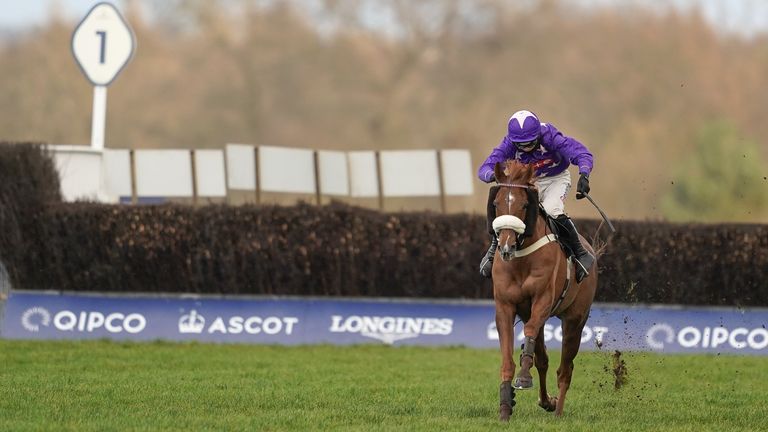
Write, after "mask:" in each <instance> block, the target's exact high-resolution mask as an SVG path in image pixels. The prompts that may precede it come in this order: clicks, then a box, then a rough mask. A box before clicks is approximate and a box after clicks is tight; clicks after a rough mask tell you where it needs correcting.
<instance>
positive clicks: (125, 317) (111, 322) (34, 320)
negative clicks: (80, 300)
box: [22, 307, 147, 334]
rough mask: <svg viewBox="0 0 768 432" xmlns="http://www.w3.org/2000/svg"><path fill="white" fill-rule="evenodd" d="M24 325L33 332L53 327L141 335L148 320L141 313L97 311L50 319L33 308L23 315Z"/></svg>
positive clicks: (43, 311)
mask: <svg viewBox="0 0 768 432" xmlns="http://www.w3.org/2000/svg"><path fill="white" fill-rule="evenodd" d="M22 325H23V326H24V328H25V329H27V330H28V331H32V332H37V331H40V329H41V328H42V327H49V326H51V325H53V327H54V328H55V329H57V330H60V331H70V332H79V333H93V332H95V331H97V330H100V329H104V330H105V331H107V332H109V333H123V332H125V333H131V334H136V333H140V332H141V331H142V330H144V328H145V327H146V326H147V319H146V318H145V317H144V315H142V314H139V313H129V314H124V313H120V312H113V313H110V314H106V315H105V314H103V313H101V312H97V311H80V312H77V313H76V312H73V311H69V310H63V311H59V312H57V313H56V314H55V315H53V319H51V318H50V313H49V312H48V311H47V310H45V309H43V308H39V307H36V308H31V309H28V310H27V311H25V313H24V314H23V315H22Z"/></svg>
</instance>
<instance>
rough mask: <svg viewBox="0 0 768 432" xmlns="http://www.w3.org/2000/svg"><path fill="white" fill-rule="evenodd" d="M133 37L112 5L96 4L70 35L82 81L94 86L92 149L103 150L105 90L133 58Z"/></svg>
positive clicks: (105, 106)
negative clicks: (86, 79) (85, 79)
mask: <svg viewBox="0 0 768 432" xmlns="http://www.w3.org/2000/svg"><path fill="white" fill-rule="evenodd" d="M134 45H136V44H135V37H134V35H133V31H132V30H131V28H130V27H129V26H128V23H127V22H125V20H124V19H123V16H122V15H120V12H119V11H118V10H117V8H115V6H114V5H112V4H111V3H106V2H103V3H98V4H96V5H95V6H94V7H93V8H91V10H90V11H89V12H88V13H87V14H86V15H85V18H83V20H82V21H80V24H78V25H77V27H76V28H75V31H74V32H73V33H72V54H73V55H74V57H75V60H77V64H78V66H80V69H81V70H82V71H83V74H85V77H86V78H88V80H89V81H90V82H91V83H93V86H94V87H93V117H92V120H91V148H92V149H94V150H102V149H103V148H104V129H105V122H106V116H107V86H108V85H110V84H111V83H112V81H114V79H115V77H117V75H118V74H119V73H120V71H122V70H123V68H124V67H125V65H126V64H128V62H129V61H130V60H131V57H132V56H133V48H134Z"/></svg>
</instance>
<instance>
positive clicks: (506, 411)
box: [499, 404, 512, 422]
mask: <svg viewBox="0 0 768 432" xmlns="http://www.w3.org/2000/svg"><path fill="white" fill-rule="evenodd" d="M511 415H512V407H511V406H509V405H507V404H501V405H500V406H499V420H500V421H503V422H506V421H509V416H511Z"/></svg>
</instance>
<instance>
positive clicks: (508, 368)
mask: <svg viewBox="0 0 768 432" xmlns="http://www.w3.org/2000/svg"><path fill="white" fill-rule="evenodd" d="M515 312H516V310H515V306H514V305H511V304H504V303H500V302H498V301H497V302H496V331H497V332H498V333H499V347H500V348H501V387H500V389H499V401H500V403H499V419H500V420H502V421H508V420H509V416H510V415H511V414H512V407H514V406H515V390H514V389H513V388H512V377H513V376H515V361H514V360H513V358H512V356H513V354H514V338H515V334H514V329H513V327H512V325H513V321H514V319H515Z"/></svg>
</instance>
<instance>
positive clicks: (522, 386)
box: [513, 377, 533, 390]
mask: <svg viewBox="0 0 768 432" xmlns="http://www.w3.org/2000/svg"><path fill="white" fill-rule="evenodd" d="M513 387H515V389H517V390H528V389H532V388H533V378H532V377H517V378H515V384H514V385H513Z"/></svg>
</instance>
